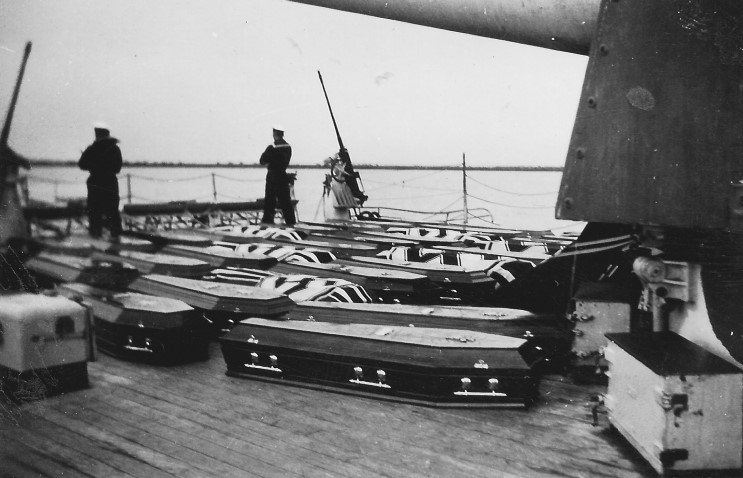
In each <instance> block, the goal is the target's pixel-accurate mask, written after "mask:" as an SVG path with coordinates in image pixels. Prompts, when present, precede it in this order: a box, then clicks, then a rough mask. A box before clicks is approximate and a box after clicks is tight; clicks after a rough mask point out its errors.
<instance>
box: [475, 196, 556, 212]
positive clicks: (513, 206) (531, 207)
mask: <svg viewBox="0 0 743 478" xmlns="http://www.w3.org/2000/svg"><path fill="white" fill-rule="evenodd" d="M467 196H469V197H471V198H475V199H477V200H480V201H483V202H486V203H488V204H493V205H495V206H501V207H511V208H514V209H551V208H553V207H555V206H516V205H514V204H503V203H498V202H495V201H489V200H487V199H483V198H481V197H478V196H475V195H474V194H467Z"/></svg>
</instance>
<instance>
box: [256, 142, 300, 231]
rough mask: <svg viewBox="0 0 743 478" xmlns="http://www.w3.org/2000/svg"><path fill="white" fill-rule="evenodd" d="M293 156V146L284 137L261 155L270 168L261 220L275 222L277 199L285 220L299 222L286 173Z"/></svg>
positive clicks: (289, 222) (290, 222)
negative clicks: (295, 214)
mask: <svg viewBox="0 0 743 478" xmlns="http://www.w3.org/2000/svg"><path fill="white" fill-rule="evenodd" d="M291 157H292V147H291V146H290V145H289V143H287V142H286V141H284V139H283V138H279V139H277V140H276V141H274V143H273V144H271V145H269V146H268V147H267V148H266V150H265V151H264V152H263V154H262V155H261V159H260V163H261V164H262V165H264V166H266V168H267V169H268V172H267V173H266V196H265V203H264V205H263V220H262V221H261V222H264V223H267V224H273V217H274V214H275V212H276V200H277V199H278V202H279V206H281V212H282V213H283V214H284V222H286V224H287V225H289V226H292V225H294V223H296V222H297V220H296V218H295V216H294V207H293V206H292V198H291V192H290V189H289V179H288V178H287V175H286V168H287V167H288V166H289V161H290V160H291Z"/></svg>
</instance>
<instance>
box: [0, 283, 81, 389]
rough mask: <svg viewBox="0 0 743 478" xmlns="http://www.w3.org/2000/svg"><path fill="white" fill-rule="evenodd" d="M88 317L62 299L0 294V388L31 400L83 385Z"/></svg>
mask: <svg viewBox="0 0 743 478" xmlns="http://www.w3.org/2000/svg"><path fill="white" fill-rule="evenodd" d="M91 344H92V341H91V328H90V315H89V312H88V309H87V308H85V307H84V306H82V305H80V304H78V303H77V302H74V301H72V300H69V299H67V298H64V297H59V296H56V297H51V296H46V295H40V294H29V293H23V292H12V293H3V294H0V388H3V389H4V390H5V391H6V392H9V393H10V394H11V396H13V397H15V398H16V399H19V400H31V399H36V398H43V397H44V396H48V395H54V394H57V393H59V392H62V391H68V390H74V389H79V388H85V387H87V385H88V369H87V362H88V359H89V358H90V357H91V354H92V347H91Z"/></svg>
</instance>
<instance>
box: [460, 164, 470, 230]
mask: <svg viewBox="0 0 743 478" xmlns="http://www.w3.org/2000/svg"><path fill="white" fill-rule="evenodd" d="M462 193H463V196H462V201H463V202H464V225H465V227H466V226H467V219H469V217H470V213H469V210H468V209H467V159H466V158H465V156H464V153H462Z"/></svg>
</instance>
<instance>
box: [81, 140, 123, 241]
mask: <svg viewBox="0 0 743 478" xmlns="http://www.w3.org/2000/svg"><path fill="white" fill-rule="evenodd" d="M118 142H119V140H117V139H116V138H112V137H110V136H109V137H105V138H100V139H96V141H95V142H94V143H93V144H91V145H90V146H88V147H87V148H86V149H85V151H84V152H83V154H82V156H80V161H78V166H80V169H82V170H85V171H89V172H90V176H89V177H88V181H87V185H88V204H87V211H88V232H89V233H90V235H91V236H92V237H100V236H101V233H102V232H103V218H104V217H105V218H106V219H107V222H108V229H109V230H110V231H111V237H113V238H117V237H119V234H121V215H120V214H119V181H118V179H117V178H116V175H117V174H118V173H119V172H120V171H121V164H122V159H121V149H119V146H118V145H117V144H116V143H118Z"/></svg>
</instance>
